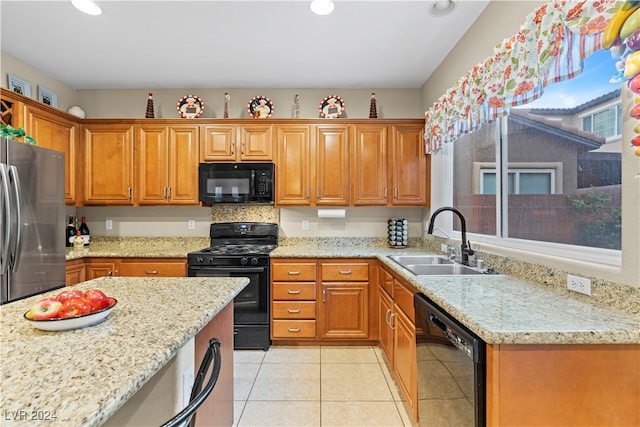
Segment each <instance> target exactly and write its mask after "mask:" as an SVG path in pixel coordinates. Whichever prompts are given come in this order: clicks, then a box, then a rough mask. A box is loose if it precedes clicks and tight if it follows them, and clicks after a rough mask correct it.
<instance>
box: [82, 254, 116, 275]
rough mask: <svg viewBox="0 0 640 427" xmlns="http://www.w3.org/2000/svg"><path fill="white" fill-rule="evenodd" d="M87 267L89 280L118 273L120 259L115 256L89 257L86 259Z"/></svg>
mask: <svg viewBox="0 0 640 427" xmlns="http://www.w3.org/2000/svg"><path fill="white" fill-rule="evenodd" d="M85 267H86V279H87V280H91V279H97V278H98V277H106V276H117V275H118V260H117V259H115V258H88V259H85Z"/></svg>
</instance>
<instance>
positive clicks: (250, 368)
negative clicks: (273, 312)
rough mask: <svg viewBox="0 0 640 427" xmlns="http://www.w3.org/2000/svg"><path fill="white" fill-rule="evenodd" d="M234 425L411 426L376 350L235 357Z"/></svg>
mask: <svg viewBox="0 0 640 427" xmlns="http://www.w3.org/2000/svg"><path fill="white" fill-rule="evenodd" d="M234 400H235V406H234V414H235V420H234V426H237V427H248V426H296V427H301V426H345V427H346V426H360V427H365V426H366V427H369V426H410V425H411V423H410V421H409V420H410V418H409V415H408V414H407V412H406V410H405V408H404V405H403V403H402V402H401V400H400V395H399V393H398V390H397V388H396V386H395V383H394V382H393V380H392V379H391V375H390V373H389V370H388V368H387V366H386V364H385V363H384V361H383V359H382V353H381V351H380V349H379V348H377V347H333V346H332V347H283V346H272V347H271V348H270V349H269V351H267V352H264V351H262V350H257V351H253V350H237V351H235V352H234Z"/></svg>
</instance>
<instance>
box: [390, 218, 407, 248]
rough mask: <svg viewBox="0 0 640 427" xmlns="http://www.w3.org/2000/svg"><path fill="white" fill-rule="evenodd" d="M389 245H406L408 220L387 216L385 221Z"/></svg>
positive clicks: (397, 246) (394, 246)
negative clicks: (387, 218)
mask: <svg viewBox="0 0 640 427" xmlns="http://www.w3.org/2000/svg"><path fill="white" fill-rule="evenodd" d="M387 228H388V230H389V231H388V238H387V242H388V244H389V247H392V248H395V249H401V248H406V247H407V241H408V236H409V222H408V221H407V220H406V219H404V218H389V220H388V221H387Z"/></svg>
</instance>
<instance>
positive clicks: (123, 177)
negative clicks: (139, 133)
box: [84, 124, 134, 205]
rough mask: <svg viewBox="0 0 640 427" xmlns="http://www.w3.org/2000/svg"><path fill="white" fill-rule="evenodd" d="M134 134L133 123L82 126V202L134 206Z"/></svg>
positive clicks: (86, 203)
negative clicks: (83, 167) (83, 166)
mask: <svg viewBox="0 0 640 427" xmlns="http://www.w3.org/2000/svg"><path fill="white" fill-rule="evenodd" d="M133 134H134V131H133V126H132V125H112V124H94V125H85V128H84V165H85V185H84V203H85V205H133Z"/></svg>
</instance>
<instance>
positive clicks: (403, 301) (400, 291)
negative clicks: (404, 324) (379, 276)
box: [393, 280, 416, 322]
mask: <svg viewBox="0 0 640 427" xmlns="http://www.w3.org/2000/svg"><path fill="white" fill-rule="evenodd" d="M393 285H394V286H393V299H394V301H395V303H396V305H397V306H398V307H400V309H402V311H404V313H405V314H406V315H407V317H408V318H409V319H411V321H412V322H415V320H416V316H415V308H413V294H414V291H413V290H412V289H409V288H407V287H405V286H404V285H403V284H402V283H400V282H398V281H397V280H394V283H393Z"/></svg>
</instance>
